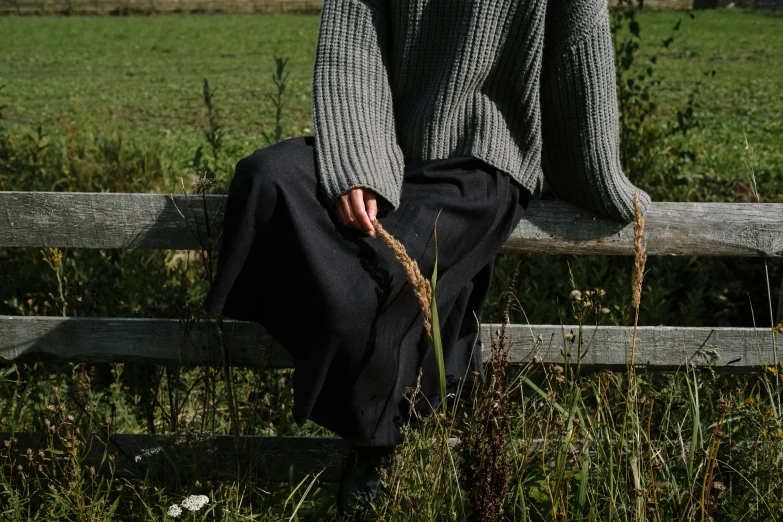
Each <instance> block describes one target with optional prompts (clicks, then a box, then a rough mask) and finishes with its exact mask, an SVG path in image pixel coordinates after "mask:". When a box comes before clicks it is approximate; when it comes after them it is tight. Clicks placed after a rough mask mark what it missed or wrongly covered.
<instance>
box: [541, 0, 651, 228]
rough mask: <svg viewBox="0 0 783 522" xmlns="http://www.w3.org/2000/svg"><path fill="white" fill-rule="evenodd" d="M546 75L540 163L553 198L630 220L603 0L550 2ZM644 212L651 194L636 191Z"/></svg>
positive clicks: (630, 205)
mask: <svg viewBox="0 0 783 522" xmlns="http://www.w3.org/2000/svg"><path fill="white" fill-rule="evenodd" d="M542 67H543V69H542V73H541V116H542V139H543V155H542V165H543V168H544V175H545V177H546V179H547V182H548V183H549V185H550V186H551V187H552V190H553V191H554V192H555V194H556V195H557V196H558V197H559V198H561V199H564V200H566V201H571V202H572V203H574V204H576V205H579V206H583V207H586V208H588V209H590V210H593V211H595V212H597V213H599V214H602V215H604V216H606V217H609V218H612V219H616V220H620V221H624V222H628V221H631V220H633V216H634V209H633V193H634V191H635V190H637V188H636V187H635V186H634V185H633V184H632V183H631V182H630V181H629V180H628V178H627V177H626V176H625V174H624V173H623V171H622V166H621V164H620V147H619V145H620V138H619V134H620V133H619V124H618V111H617V87H616V84H615V82H616V79H615V68H614V53H613V50H612V36H611V32H610V27H609V13H608V11H607V2H606V0H585V1H579V2H574V1H571V0H554V1H552V0H550V2H549V4H548V7H547V13H546V26H545V38H544V58H543V64H542ZM639 196H640V202H641V206H642V211H643V212H644V211H646V210H647V208H648V207H649V205H650V197H649V196H648V195H647V193H645V192H644V191H642V190H639Z"/></svg>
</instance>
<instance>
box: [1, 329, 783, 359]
mask: <svg viewBox="0 0 783 522" xmlns="http://www.w3.org/2000/svg"><path fill="white" fill-rule="evenodd" d="M497 329H498V325H489V324H483V325H482V328H481V344H482V349H483V356H484V359H485V360H487V359H488V358H489V353H490V347H491V339H492V337H493V336H494V334H495V332H496V331H497ZM223 330H224V332H223V334H224V338H225V342H226V345H227V346H228V347H229V353H230V356H231V361H230V364H231V365H233V366H240V367H258V368H260V367H266V368H290V367H291V359H290V357H289V356H288V355H287V353H286V352H285V350H284V349H283V348H282V347H280V345H279V344H278V343H276V342H275V341H274V339H272V337H271V336H270V335H269V334H268V333H267V332H266V331H265V330H264V329H263V328H262V327H261V326H260V325H258V324H256V323H249V322H241V321H224V323H223ZM571 332H573V334H572V333H571ZM507 333H508V338H509V339H510V345H509V346H510V349H509V357H510V361H511V362H512V363H513V364H528V363H534V362H535V363H539V362H540V363H543V364H549V363H551V364H563V363H564V362H565V361H566V360H567V361H569V362H570V363H577V362H578V361H581V364H582V366H583V367H584V368H585V369H586V370H597V369H603V368H606V369H612V370H622V369H624V368H626V365H627V363H628V361H629V360H630V355H631V339H632V335H633V329H632V328H631V327H617V326H601V327H598V328H596V327H585V328H584V329H583V331H582V334H581V339H582V341H581V344H580V342H579V328H578V326H564V327H560V326H556V325H555V326H553V325H530V326H528V325H510V326H509V327H508V330H507ZM772 337H773V334H772V332H771V331H770V330H768V329H765V330H754V329H752V328H682V327H670V326H642V327H640V328H639V330H638V340H637V349H636V363H637V366H639V367H644V368H647V369H649V370H651V371H673V370H676V369H678V368H681V367H683V366H684V365H686V364H688V363H690V364H693V365H695V366H712V367H713V368H714V369H715V370H717V371H723V372H730V373H742V372H748V371H753V370H756V369H758V368H760V367H761V366H762V365H765V364H775V363H776V362H777V361H779V360H783V354H776V353H775V350H774V348H773V338H772ZM219 347H220V343H219V337H218V334H217V327H216V323H214V322H213V321H208V322H190V323H188V322H186V321H179V320H176V319H113V318H62V317H17V316H0V360H4V361H9V362H10V361H17V362H30V361H46V360H50V361H86V362H92V363H97V362H126V361H141V362H147V363H152V364H179V365H185V366H199V365H217V364H219V363H220V362H221V352H220V348H219Z"/></svg>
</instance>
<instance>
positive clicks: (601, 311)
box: [570, 288, 612, 323]
mask: <svg viewBox="0 0 783 522" xmlns="http://www.w3.org/2000/svg"><path fill="white" fill-rule="evenodd" d="M605 296H606V291H605V290H604V289H603V288H594V289H593V290H586V291H585V292H584V295H583V294H582V292H581V291H580V290H577V289H576V288H574V289H573V290H571V294H570V297H571V301H572V302H571V306H572V308H573V310H574V318H576V320H577V321H579V322H580V323H581V322H584V321H585V320H586V319H587V317H588V316H589V315H591V314H593V315H594V316H595V319H596V321H600V320H601V319H602V318H603V317H605V316H607V315H609V314H611V313H612V311H611V310H610V309H608V308H606V307H605V306H603V305H602V304H601V299H602V298H603V297H605Z"/></svg>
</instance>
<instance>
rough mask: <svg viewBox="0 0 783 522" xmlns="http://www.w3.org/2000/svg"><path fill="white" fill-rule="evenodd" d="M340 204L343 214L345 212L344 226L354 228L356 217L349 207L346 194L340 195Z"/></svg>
mask: <svg viewBox="0 0 783 522" xmlns="http://www.w3.org/2000/svg"><path fill="white" fill-rule="evenodd" d="M340 205H341V206H342V208H343V214H345V223H343V225H345V226H346V227H352V228H356V218H355V217H354V215H353V210H352V209H351V202H350V200H349V199H348V194H343V195H342V196H340Z"/></svg>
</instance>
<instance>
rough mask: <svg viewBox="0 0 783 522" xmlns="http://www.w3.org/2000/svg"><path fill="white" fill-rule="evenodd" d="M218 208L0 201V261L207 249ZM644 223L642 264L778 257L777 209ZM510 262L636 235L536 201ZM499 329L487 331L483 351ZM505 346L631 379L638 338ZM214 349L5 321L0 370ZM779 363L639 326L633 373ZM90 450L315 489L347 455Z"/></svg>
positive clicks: (159, 337) (216, 360)
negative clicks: (69, 253) (57, 250)
mask: <svg viewBox="0 0 783 522" xmlns="http://www.w3.org/2000/svg"><path fill="white" fill-rule="evenodd" d="M224 204H225V196H205V197H202V196H189V195H184V194H176V195H161V194H115V193H53V192H0V247H36V248H41V247H61V248H65V247H69V248H121V249H128V248H146V249H173V250H197V249H202V248H207V249H209V248H214V247H215V246H216V245H217V244H218V242H219V240H220V230H221V228H222V218H223V207H224ZM645 221H646V227H645V236H644V242H645V248H646V251H647V253H648V255H698V256H745V257H770V258H773V257H781V256H783V204H753V203H653V205H652V206H651V207H650V210H649V211H648V212H647V214H646V216H645ZM503 251H505V252H515V253H539V254H602V255H632V254H633V226H632V225H630V224H629V225H626V226H623V225H621V224H618V223H616V222H613V221H608V220H604V219H601V218H599V217H597V216H594V215H593V214H591V213H589V212H586V211H584V210H581V209H578V208H576V207H574V206H572V205H568V204H566V203H563V202H553V201H535V202H532V203H531V205H530V208H529V211H528V212H527V214H526V216H525V219H524V220H523V221H522V222H521V223H520V224H519V226H518V227H517V229H516V230H515V231H514V232H513V233H512V235H511V237H510V239H509V240H508V242H507V243H506V245H505V246H504V248H503ZM496 328H497V325H494V326H493V325H490V324H483V325H482V327H481V338H482V340H483V343H482V345H483V349H484V350H485V351H486V350H488V347H489V346H490V342H489V339H490V338H491V336H492V332H493V331H494V330H495V329H496ZM509 334H510V335H509V337H510V339H511V351H510V357H511V362H512V363H514V364H527V363H531V362H533V361H534V360H535V361H536V363H540V362H543V363H550V362H551V363H562V362H563V361H564V359H568V360H570V361H571V362H573V363H576V362H577V361H580V363H581V364H582V367H583V368H584V369H585V370H597V369H603V368H607V369H623V368H626V367H627V362H628V360H629V359H630V348H631V336H632V329H631V328H630V327H599V328H594V327H585V328H583V329H582V331H581V332H580V331H579V329H578V327H577V326H570V325H567V326H560V325H511V326H510V328H509ZM571 334H576V338H574V337H573V336H572V335H571ZM579 335H581V341H582V342H581V343H580V342H577V340H578V336H579ZM572 339H576V340H574V341H572ZM222 341H223V342H224V343H225V346H226V347H227V353H228V356H229V358H230V361H229V363H230V364H231V365H233V366H244V367H267V368H287V367H290V366H291V361H290V358H289V357H288V355H287V354H286V352H285V350H283V349H282V348H281V347H280V346H279V345H278V344H277V343H276V342H275V341H274V339H272V338H271V337H270V336H269V335H268V334H267V333H266V332H265V331H264V329H263V328H261V327H260V326H259V325H257V324H255V323H245V322H239V321H224V322H223V339H222ZM220 346H221V339H220V337H219V336H218V332H217V328H216V325H215V324H214V322H212V321H207V322H195V321H186V320H175V319H124V318H62V317H17V316H0V361H5V362H30V361H42V360H54V361H90V362H121V361H144V362H148V363H155V364H180V365H189V366H196V365H217V364H222V363H223V359H222V357H223V355H222V354H223V352H222V350H221V349H220ZM484 355H485V358H486V353H485V354H484ZM780 359H781V357H780V356H779V355H778V354H777V350H776V347H775V341H774V334H773V333H772V332H771V331H770V330H769V329H750V328H717V327H716V328H709V327H708V328H684V327H668V326H643V327H640V328H639V331H638V342H637V350H636V363H637V367H639V368H641V369H647V370H651V371H675V370H677V369H679V368H682V367H683V366H684V365H686V364H692V365H695V366H710V367H711V368H713V369H714V370H716V371H720V372H731V373H742V372H748V371H752V370H757V369H759V368H760V367H761V366H762V365H771V364H775V363H777V362H778V361H780ZM14 436H16V437H17V438H20V437H21V438H20V441H21V440H23V441H26V443H27V444H28V445H29V447H33V446H36V445H41V444H46V443H47V439H46V438H45V437H42V436H41V435H36V434H15V435H14ZM95 436H96V437H98V438H97V439H96V440H97V441H98V442H99V444H97V445H96V447H99V446H101V444H108V445H109V446H111V448H110V452H111V453H112V454H114V455H115V458H116V459H117V461H116V462H118V469H120V470H122V472H123V473H126V474H129V475H132V476H133V475H137V474H139V473H142V472H144V470H145V469H146V468H145V467H144V465H145V464H144V459H143V458H142V459H140V460H138V459H136V456H137V455H139V454H140V452H142V450H144V451H146V452H149V451H150V450H152V449H154V448H160V449H159V451H165V452H167V455H169V454H171V455H180V457H181V459H180V460H176V459H174V458H173V457H170V458H167V462H169V463H171V462H181V465H182V466H183V469H185V470H187V469H190V468H188V466H191V467H194V469H195V468H199V467H200V468H204V469H209V470H212V471H214V472H220V470H224V469H228V468H230V467H231V466H242V467H243V469H244V470H246V471H247V470H251V471H252V472H253V473H255V474H256V475H257V476H259V477H261V478H265V479H269V480H290V479H297V478H301V476H302V475H303V474H307V473H318V472H319V470H323V474H322V475H321V478H322V479H324V480H333V479H334V478H336V471H335V469H336V468H335V467H334V466H333V464H334V463H335V462H336V460H335V456H338V457H339V455H340V454H341V453H342V452H343V451H344V449H345V445H344V444H343V442H342V441H340V440H339V439H329V438H326V439H325V438H286V437H243V438H242V439H241V441H240V443H239V444H237V445H236V446H234V444H233V442H231V443H229V441H230V439H229V438H227V437H217V438H215V439H213V441H212V442H210V444H212V446H211V450H210V452H209V453H208V455H211V457H209V458H211V459H212V460H211V461H210V462H204V461H203V459H204V458H206V457H203V456H201V457H199V458H201V459H202V461H199V462H191V461H188V460H187V459H188V458H189V457H188V453H187V451H185V450H183V448H185V449H187V444H184V445H179V446H180V447H178V443H177V440H181V439H179V438H177V437H163V436H159V435H129V434H128V435H126V434H115V435H112V436H111V437H109V438H106V437H100V435H99V434H96V435H95ZM186 442H187V440H186ZM20 443H21V442H20ZM178 458H179V457H178ZM194 458H195V457H194ZM182 459H185V460H182ZM137 460H138V462H137ZM205 466H206V467H205ZM162 472H163V473H167V472H173V471H172V470H171V469H169V470H168V471H166V469H164V470H163V471H162Z"/></svg>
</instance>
